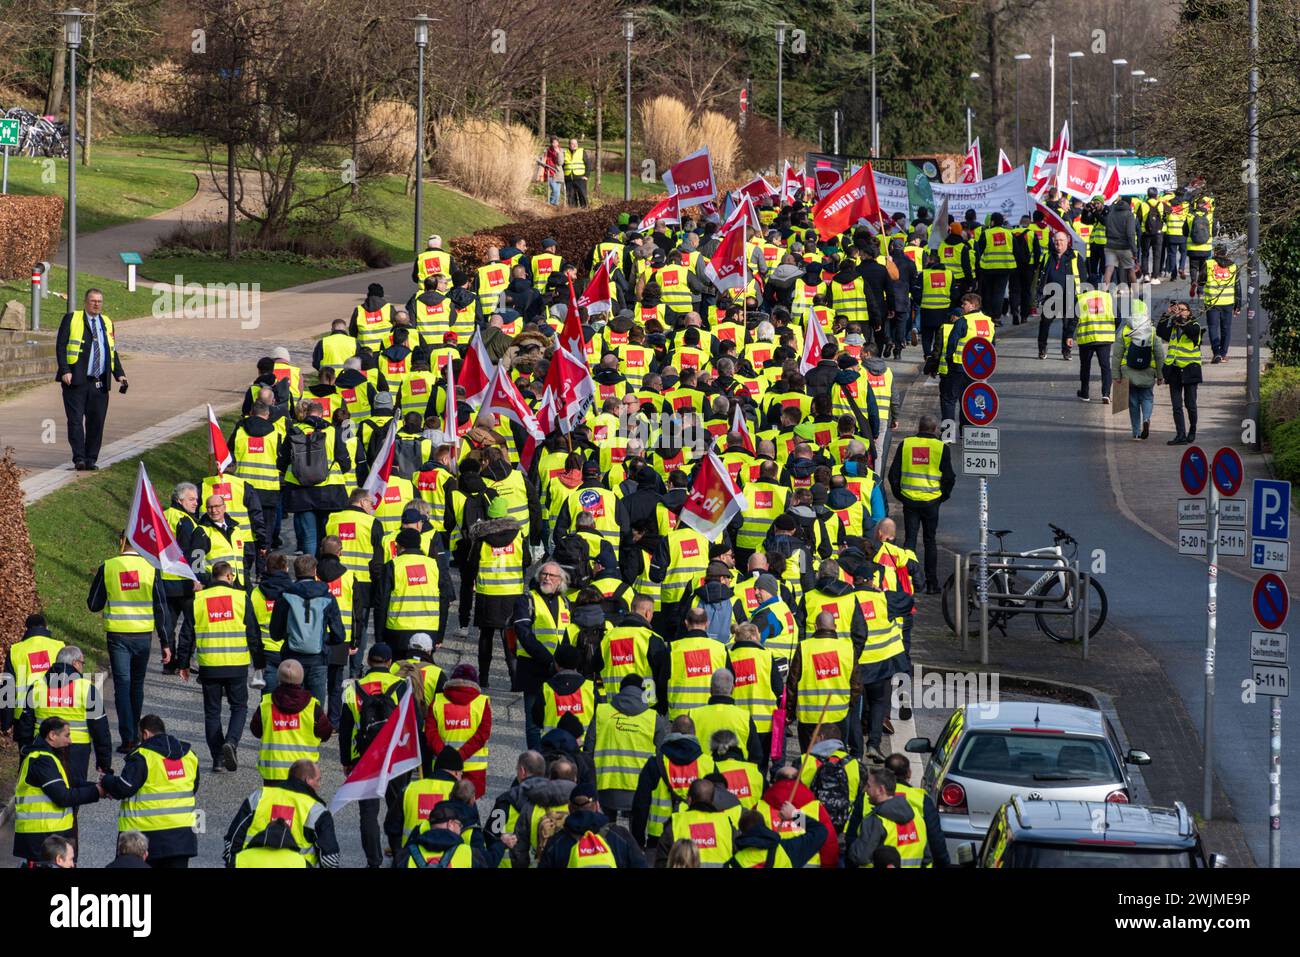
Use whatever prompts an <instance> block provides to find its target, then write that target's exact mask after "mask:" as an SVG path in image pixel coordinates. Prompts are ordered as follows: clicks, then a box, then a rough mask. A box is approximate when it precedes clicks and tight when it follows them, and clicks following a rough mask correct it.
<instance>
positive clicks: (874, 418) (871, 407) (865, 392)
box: [831, 366, 880, 440]
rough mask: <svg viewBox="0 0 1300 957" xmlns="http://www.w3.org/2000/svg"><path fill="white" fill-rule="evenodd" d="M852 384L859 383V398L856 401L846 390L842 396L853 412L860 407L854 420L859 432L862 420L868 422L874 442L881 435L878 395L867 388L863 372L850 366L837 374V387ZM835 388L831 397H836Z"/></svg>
mask: <svg viewBox="0 0 1300 957" xmlns="http://www.w3.org/2000/svg"><path fill="white" fill-rule="evenodd" d="M852 382H857V383H858V397H857V399H856V400H854V399H853V398H852V397H851V396H850V395H849V393H848V389H844V390H843V392H842V394H843V397H844V401H845V402H846V403H848V404H849V409H850V411H852V408H853V406H854V405H856V406H857V407H858V414H856V415H854V418H855V419H857V420H858V430H859V432H861V430H862V420H865V421H866V425H867V427H868V428H869V429H870V431H871V438H872V439H873V440H874V439H875V438H876V437H877V436H878V435H880V408H879V406H878V405H877V404H876V393H875V392H874V391H873V390H872V389H871V388H870V387H868V386H867V382H866V379H865V378H864V377H863V375H862V372H861V370H859V369H858V368H857V367H856V366H849V368H847V369H841V370H840V371H839V372H837V373H836V374H835V385H838V386H847V385H849V384H850V383H852ZM835 394H836V391H835V389H834V388H832V389H831V395H835Z"/></svg>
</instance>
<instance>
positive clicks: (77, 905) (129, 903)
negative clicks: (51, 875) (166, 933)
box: [50, 887, 153, 937]
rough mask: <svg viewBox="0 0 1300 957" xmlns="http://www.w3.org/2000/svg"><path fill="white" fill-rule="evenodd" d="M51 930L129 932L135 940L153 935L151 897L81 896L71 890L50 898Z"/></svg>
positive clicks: (120, 895)
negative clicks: (118, 930)
mask: <svg viewBox="0 0 1300 957" xmlns="http://www.w3.org/2000/svg"><path fill="white" fill-rule="evenodd" d="M50 926H51V927H53V928H55V929H56V930H109V929H123V930H130V931H131V936H133V937H148V936H149V935H150V933H152V931H153V895H152V894H82V893H81V888H79V887H72V888H70V889H69V891H68V893H66V894H54V895H53V896H51V897H50Z"/></svg>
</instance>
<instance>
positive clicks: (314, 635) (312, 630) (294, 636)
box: [280, 592, 334, 655]
mask: <svg viewBox="0 0 1300 957" xmlns="http://www.w3.org/2000/svg"><path fill="white" fill-rule="evenodd" d="M280 597H281V598H282V599H284V603H285V607H286V608H288V609H289V615H288V618H287V619H286V621H285V635H284V650H285V651H291V652H294V653H296V654H300V655H319V654H321V653H323V652H324V651H325V612H326V610H327V609H328V608H329V606H330V602H332V601H333V600H334V598H333V596H332V595H317V596H316V597H315V598H309V599H304V598H303V597H302V596H301V595H295V594H294V593H293V592H282V593H281V595H280Z"/></svg>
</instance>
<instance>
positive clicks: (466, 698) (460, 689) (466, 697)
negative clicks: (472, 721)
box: [424, 678, 492, 760]
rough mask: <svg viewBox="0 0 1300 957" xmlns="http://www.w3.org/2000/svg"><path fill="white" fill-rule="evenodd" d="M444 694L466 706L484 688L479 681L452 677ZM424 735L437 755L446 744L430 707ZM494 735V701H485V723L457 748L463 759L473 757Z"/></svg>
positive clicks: (454, 701) (480, 693)
mask: <svg viewBox="0 0 1300 957" xmlns="http://www.w3.org/2000/svg"><path fill="white" fill-rule="evenodd" d="M442 693H443V695H444V696H445V697H446V698H447V700H448V701H450V702H451V703H452V704H456V705H460V706H462V707H464V706H465V705H468V704H469V703H470V702H471V701H473V700H474V699H475V698H478V697H480V696H481V695H482V694H483V689H482V688H480V687H479V684H478V682H477V681H470V680H469V679H468V678H452V679H451V680H449V681H448V682H447V683H446V684H445V685H443V688H442ZM424 737H425V740H426V741H428V743H429V750H430V751H432V752H433V754H434V755H435V757H436V756H437V754H438V752H439V751H441V750H442V749H443V748H444V747H446V745H445V744H444V743H443V740H442V735H440V734H439V733H438V723H437V722H436V721H434V720H433V711H432V709H430V711H429V717H428V718H427V719H426V720H425V723H424ZM490 737H492V702H491V700H488V701H486V702H485V707H484V709H483V723H482V724H480V725H479V726H478V730H477V731H475V732H474V736H473V737H472V738H470V739H469V740H468V741H466V742H465V743H464V744H462V745H461V746H460V747H459V748H458V749H457V750H458V751H459V752H460V756H461V760H464V759H465V758H468V757H472V756H473V755H474V754H477V753H478V752H479V751H480V750H482V748H483V746H484V745H485V744H487V742H488V738H490Z"/></svg>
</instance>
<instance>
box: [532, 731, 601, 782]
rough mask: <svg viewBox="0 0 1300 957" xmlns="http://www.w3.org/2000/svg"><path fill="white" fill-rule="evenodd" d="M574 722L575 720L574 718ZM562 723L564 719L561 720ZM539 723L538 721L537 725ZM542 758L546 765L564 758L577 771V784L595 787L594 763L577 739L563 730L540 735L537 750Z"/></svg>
mask: <svg viewBox="0 0 1300 957" xmlns="http://www.w3.org/2000/svg"><path fill="white" fill-rule="evenodd" d="M573 720H574V721H576V720H577V719H576V718H574V719H573ZM561 721H562V722H564V719H561ZM540 723H541V722H540V721H539V722H538V724H540ZM538 750H539V751H541V753H542V757H544V758H546V763H547V764H548V765H549V764H551V762H553V761H555V760H556V759H558V758H566V759H567V760H569V761H572V762H573V766H574V767H575V768H577V769H578V783H579V784H587V785H590V786H591V787H595V786H596V762H595V761H594V760H593V759H592V758H591V756H590V755H588V754H587V753H586V752H585V751H583V750H582V749H581V748H580V747H579V745H578V739H577V738H575V737H574V736H573V735H572V734H570V733H569V732H568V731H567V730H566V729H564V728H552V729H551V730H550V731H548V732H546V734H544V735H542V742H541V746H540V747H539V748H538Z"/></svg>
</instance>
